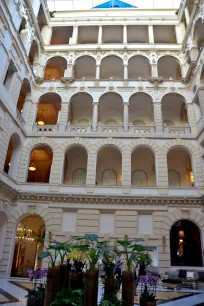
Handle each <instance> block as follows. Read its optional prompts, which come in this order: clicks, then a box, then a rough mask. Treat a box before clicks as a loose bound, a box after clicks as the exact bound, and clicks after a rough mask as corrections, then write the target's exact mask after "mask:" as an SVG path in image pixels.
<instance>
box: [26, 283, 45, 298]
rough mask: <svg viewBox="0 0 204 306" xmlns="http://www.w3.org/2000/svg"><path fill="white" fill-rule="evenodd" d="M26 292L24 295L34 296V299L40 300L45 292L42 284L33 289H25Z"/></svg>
mask: <svg viewBox="0 0 204 306" xmlns="http://www.w3.org/2000/svg"><path fill="white" fill-rule="evenodd" d="M27 291H28V294H27V295H26V296H25V297H29V296H35V300H36V301H40V300H41V299H42V297H43V294H44V292H45V287H44V285H43V284H39V286H38V287H37V288H35V289H27Z"/></svg>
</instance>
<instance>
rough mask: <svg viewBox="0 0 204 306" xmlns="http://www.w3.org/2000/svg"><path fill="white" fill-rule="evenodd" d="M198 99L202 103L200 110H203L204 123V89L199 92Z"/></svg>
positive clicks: (203, 118) (203, 119)
mask: <svg viewBox="0 0 204 306" xmlns="http://www.w3.org/2000/svg"><path fill="white" fill-rule="evenodd" d="M198 100H199V104H200V110H201V118H202V121H203V123H204V89H200V90H199V92H198Z"/></svg>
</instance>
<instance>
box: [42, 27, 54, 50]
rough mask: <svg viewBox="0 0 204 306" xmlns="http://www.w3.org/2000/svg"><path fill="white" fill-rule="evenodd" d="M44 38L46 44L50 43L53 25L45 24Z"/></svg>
mask: <svg viewBox="0 0 204 306" xmlns="http://www.w3.org/2000/svg"><path fill="white" fill-rule="evenodd" d="M41 35H42V39H43V42H44V44H45V45H49V44H50V41H51V37H52V27H51V26H49V25H45V26H44V27H43V28H42V31H41Z"/></svg>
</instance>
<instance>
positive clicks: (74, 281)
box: [69, 271, 84, 289]
mask: <svg viewBox="0 0 204 306" xmlns="http://www.w3.org/2000/svg"><path fill="white" fill-rule="evenodd" d="M69 288H71V289H83V288H84V275H83V273H82V272H74V271H71V272H70V274H69Z"/></svg>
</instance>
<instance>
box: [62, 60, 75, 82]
mask: <svg viewBox="0 0 204 306" xmlns="http://www.w3.org/2000/svg"><path fill="white" fill-rule="evenodd" d="M64 77H65V78H69V79H72V78H73V77H74V65H72V64H68V65H67V69H66V70H65V72H64Z"/></svg>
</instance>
